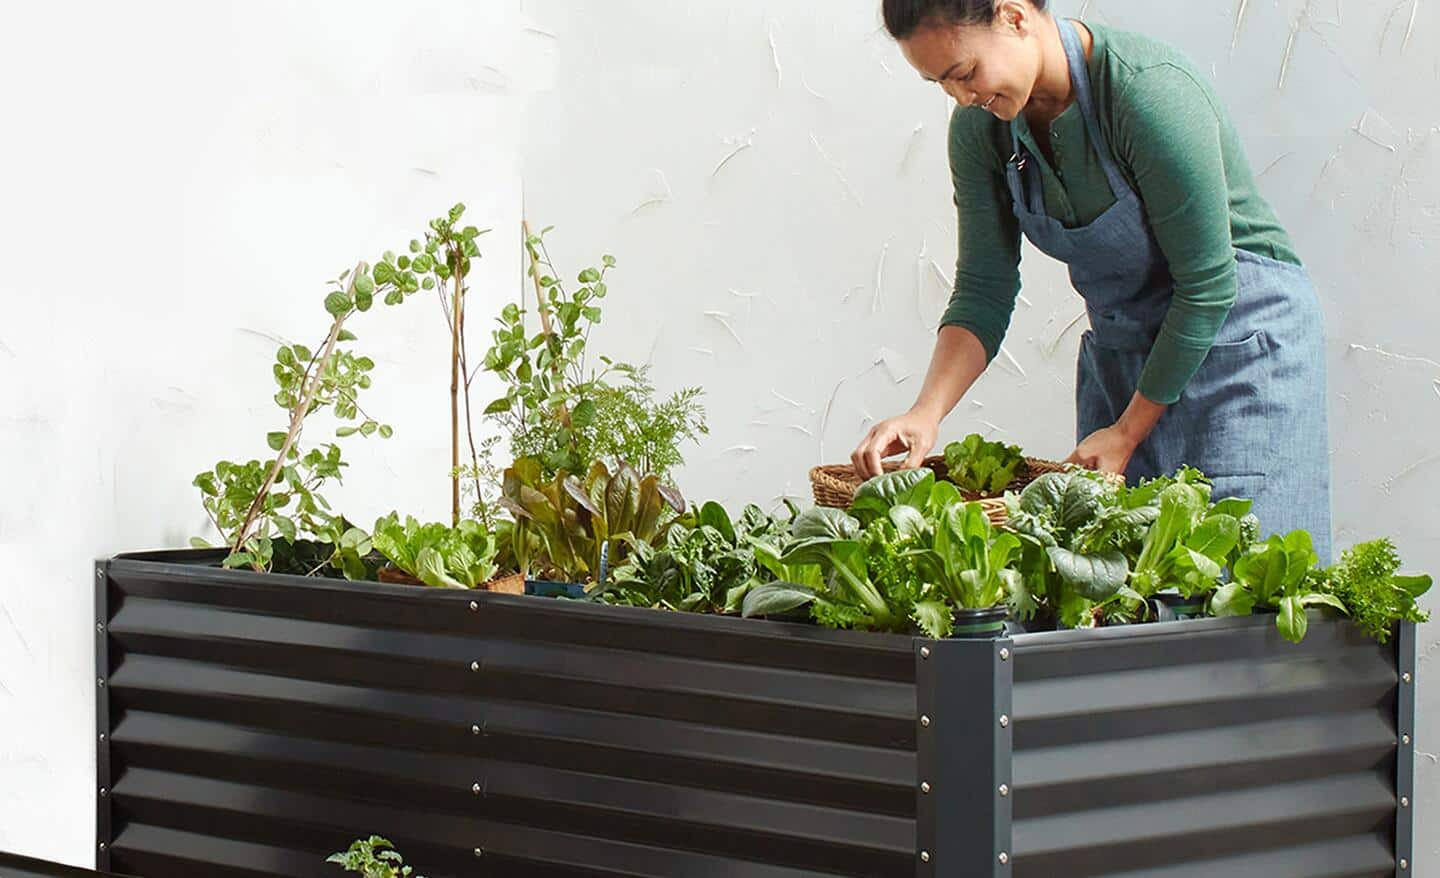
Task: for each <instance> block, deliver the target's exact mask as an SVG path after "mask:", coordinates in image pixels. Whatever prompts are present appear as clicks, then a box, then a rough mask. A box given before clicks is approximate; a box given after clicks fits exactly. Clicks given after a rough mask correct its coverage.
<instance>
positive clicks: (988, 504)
mask: <svg viewBox="0 0 1440 878" xmlns="http://www.w3.org/2000/svg"><path fill="white" fill-rule="evenodd" d="M900 463H901V462H900V461H898V460H892V461H886V462H885V463H884V467H885V472H887V473H891V472H895V471H896V470H898V469H900ZM922 465H923V466H927V467H929V468H930V469H932V470H934V471H935V477H936V478H939V479H943V478H945V477H946V476H947V475H948V473H949V470H948V469H947V468H946V466H945V458H943V457H940V456H938V455H937V456H934V457H927V458H925V462H924V463H923V464H922ZM1068 468H1069V465H1067V464H1063V463H1056V462H1055V461H1053V460H1041V459H1040V458H1038V457H1027V458H1025V465H1024V467H1022V468H1021V470H1020V473H1019V474H1018V475H1016V476H1015V478H1014V479H1012V480H1011V482H1010V484H1009V485H1006V486H1005V490H1007V491H1019V490H1020V489H1022V488H1024V487H1025V486H1026V485H1028V484H1030V483H1031V482H1033V481H1034V480H1036V479H1038V478H1039V477H1040V476H1043V475H1045V474H1046V473H1058V472H1063V471H1065V470H1066V469H1068ZM1114 478H1116V479H1118V478H1119V477H1118V476H1115V477H1114ZM864 481H865V480H864V479H862V478H860V476H858V475H857V474H856V473H855V467H854V466H852V465H850V464H848V463H846V464H835V465H831V466H817V467H815V468H814V469H812V470H810V488H811V491H812V492H813V493H814V495H815V505H817V506H833V507H835V508H837V509H846V508H849V506H850V504H851V503H852V502H854V500H855V491H856V490H857V489H858V488H859V487H860V485H861V484H862V483H863V482H864ZM960 494H961V496H963V497H964V498H965V499H966V500H973V501H977V502H979V504H980V507H981V508H982V509H984V510H985V515H986V516H987V517H989V519H990V523H991V524H993V525H996V526H997V527H998V526H999V525H1002V524H1004V523H1005V522H1006V521H1008V520H1009V518H1010V515H1009V512H1008V511H1007V510H1006V508H1005V500H1004V498H1003V497H998V496H996V495H994V494H981V493H976V492H974V491H961V492H960Z"/></svg>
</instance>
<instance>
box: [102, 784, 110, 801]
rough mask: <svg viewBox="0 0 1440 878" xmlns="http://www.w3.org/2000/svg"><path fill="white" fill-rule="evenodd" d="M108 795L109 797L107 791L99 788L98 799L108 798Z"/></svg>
mask: <svg viewBox="0 0 1440 878" xmlns="http://www.w3.org/2000/svg"><path fill="white" fill-rule="evenodd" d="M108 795H110V791H109V790H107V789H105V788H104V787H101V788H100V798H102V799H103V798H105V797H106V796H108Z"/></svg>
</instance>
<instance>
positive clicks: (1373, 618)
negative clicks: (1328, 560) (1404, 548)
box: [1323, 539, 1432, 643]
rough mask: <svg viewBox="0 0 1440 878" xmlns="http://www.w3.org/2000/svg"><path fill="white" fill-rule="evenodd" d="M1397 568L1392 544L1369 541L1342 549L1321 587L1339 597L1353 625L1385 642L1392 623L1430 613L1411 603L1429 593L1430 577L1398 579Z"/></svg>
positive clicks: (1422, 619) (1424, 618) (1422, 617)
mask: <svg viewBox="0 0 1440 878" xmlns="http://www.w3.org/2000/svg"><path fill="white" fill-rule="evenodd" d="M1399 569H1400V555H1399V553H1398V552H1396V550H1395V543H1394V542H1392V541H1391V540H1389V539H1378V540H1371V541H1369V542H1365V543H1359V544H1357V545H1355V546H1352V547H1351V548H1349V549H1346V550H1345V551H1344V552H1343V553H1342V554H1341V556H1340V561H1339V563H1337V564H1335V565H1333V566H1332V567H1330V568H1328V569H1327V570H1326V571H1325V577H1324V581H1323V588H1324V589H1325V591H1327V592H1329V593H1330V594H1333V595H1334V596H1335V597H1336V598H1339V600H1340V602H1341V603H1343V604H1344V605H1345V608H1346V610H1347V611H1348V612H1349V613H1350V617H1351V618H1352V619H1354V620H1355V624H1357V625H1359V626H1360V627H1361V628H1362V629H1363V630H1364V631H1365V632H1366V633H1367V634H1369V635H1370V636H1371V637H1374V638H1375V639H1376V640H1378V641H1380V642H1381V643H1385V642H1387V641H1388V640H1389V639H1390V631H1391V628H1393V627H1394V624H1395V623H1396V622H1398V621H1405V622H1415V623H1420V622H1426V621H1429V619H1430V614H1429V613H1427V612H1425V611H1423V610H1421V609H1420V608H1419V607H1418V606H1417V605H1416V603H1415V602H1416V600H1417V599H1418V598H1419V597H1420V596H1421V595H1423V594H1425V593H1426V592H1427V591H1429V590H1430V586H1431V584H1432V580H1431V578H1430V577H1429V576H1425V575H1418V576H1399V575H1397V571H1398V570H1399Z"/></svg>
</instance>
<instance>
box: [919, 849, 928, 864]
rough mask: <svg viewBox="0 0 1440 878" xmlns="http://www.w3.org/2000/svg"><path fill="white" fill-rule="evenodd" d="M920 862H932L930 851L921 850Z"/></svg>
mask: <svg viewBox="0 0 1440 878" xmlns="http://www.w3.org/2000/svg"><path fill="white" fill-rule="evenodd" d="M920 862H922V863H928V862H930V852H929V851H921V852H920Z"/></svg>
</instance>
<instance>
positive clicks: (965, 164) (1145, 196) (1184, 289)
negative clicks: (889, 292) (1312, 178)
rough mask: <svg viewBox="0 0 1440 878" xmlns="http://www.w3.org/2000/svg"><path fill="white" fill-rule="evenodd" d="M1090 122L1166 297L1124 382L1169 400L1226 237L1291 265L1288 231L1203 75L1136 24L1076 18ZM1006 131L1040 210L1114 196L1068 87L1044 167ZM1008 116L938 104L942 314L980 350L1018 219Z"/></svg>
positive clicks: (1204, 321)
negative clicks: (952, 244) (949, 201)
mask: <svg viewBox="0 0 1440 878" xmlns="http://www.w3.org/2000/svg"><path fill="white" fill-rule="evenodd" d="M1085 26H1086V27H1087V28H1089V30H1090V32H1091V33H1092V34H1093V35H1094V48H1093V50H1092V52H1091V55H1090V60H1089V64H1088V67H1089V72H1090V83H1091V88H1092V91H1093V92H1094V95H1095V103H1096V110H1097V113H1098V115H1099V118H1100V129H1101V131H1102V132H1104V134H1105V137H1106V139H1107V140H1108V141H1109V143H1110V147H1111V149H1112V151H1113V154H1114V157H1115V159H1116V161H1117V163H1118V164H1119V166H1120V169H1121V172H1122V173H1123V174H1124V176H1125V178H1126V179H1127V180H1128V182H1129V183H1130V185H1131V186H1132V187H1134V189H1135V191H1136V192H1138V193H1139V195H1140V198H1141V200H1142V201H1143V202H1144V205H1145V214H1146V216H1147V217H1148V219H1149V221H1150V225H1151V227H1152V228H1153V229H1154V232H1155V237H1156V239H1157V241H1158V242H1159V244H1160V249H1161V251H1162V252H1163V253H1164V255H1165V258H1166V260H1167V261H1168V262H1169V264H1170V272H1171V275H1172V276H1173V278H1174V282H1175V288H1174V296H1173V299H1172V300H1171V305H1170V310H1169V312H1168V314H1167V315H1166V317H1165V320H1164V323H1163V325H1162V326H1161V328H1160V333H1159V336H1158V337H1157V339H1156V341H1155V345H1154V347H1153V348H1152V349H1151V351H1150V355H1149V357H1148V358H1147V360H1146V362H1145V367H1144V370H1143V371H1142V373H1141V376H1140V386H1139V388H1138V390H1139V391H1140V393H1141V394H1142V395H1143V396H1145V397H1146V398H1147V399H1150V400H1153V401H1155V402H1160V403H1173V402H1175V401H1176V400H1178V399H1179V398H1180V394H1181V391H1182V390H1184V388H1185V385H1186V384H1187V383H1188V382H1189V381H1190V378H1191V377H1192V376H1193V375H1194V374H1195V371H1196V370H1197V369H1198V368H1199V367H1200V364H1201V362H1202V361H1204V359H1205V356H1206V354H1207V353H1208V352H1209V350H1210V347H1211V345H1213V344H1214V342H1215V337H1216V334H1217V333H1218V332H1219V331H1220V326H1221V324H1223V323H1224V322H1225V316H1226V314H1228V313H1229V311H1230V307H1231V305H1233V304H1234V303H1235V296H1236V288H1235V250H1236V249H1240V250H1247V251H1249V252H1251V253H1256V254H1259V255H1262V256H1268V257H1271V258H1273V259H1278V260H1280V261H1283V262H1290V263H1293V264H1296V265H1299V264H1300V259H1299V257H1298V256H1296V254H1295V250H1294V247H1293V246H1292V244H1291V242H1290V237H1289V235H1288V234H1286V232H1285V229H1284V228H1283V227H1281V225H1280V221H1279V219H1278V218H1277V217H1276V216H1275V212H1274V211H1273V210H1272V209H1271V207H1270V205H1269V204H1268V203H1267V202H1266V201H1265V199H1264V198H1262V197H1261V196H1260V192H1259V189H1258V187H1257V185H1256V182H1255V175H1254V173H1253V172H1252V171H1251V168H1250V163H1249V161H1248V160H1247V159H1246V157H1245V153H1244V150H1243V149H1242V147H1241V143H1240V138H1239V135H1238V134H1237V133H1236V131H1235V126H1234V124H1233V123H1232V122H1231V120H1230V116H1229V114H1228V113H1227V112H1226V111H1225V108H1224V106H1222V105H1221V103H1220V100H1219V97H1218V96H1217V95H1216V93H1215V90H1214V89H1213V88H1212V87H1211V85H1210V83H1209V81H1208V80H1207V79H1206V78H1205V76H1204V75H1202V74H1201V73H1199V72H1198V71H1197V70H1196V69H1195V67H1194V65H1193V64H1191V63H1190V62H1189V61H1187V60H1186V59H1185V57H1184V56H1183V55H1181V54H1180V53H1179V52H1177V51H1176V50H1174V49H1172V48H1170V47H1169V46H1166V45H1165V44H1164V43H1161V42H1159V41H1157V40H1153V39H1151V38H1149V37H1146V36H1143V35H1140V34H1133V33H1127V32H1125V31H1120V30H1114V29H1112V28H1108V27H1103V26H1101V25H1096V24H1089V23H1086V25H1085ZM1015 125H1016V129H1017V131H1018V132H1019V136H1020V140H1021V142H1023V143H1024V144H1025V145H1026V147H1027V148H1028V149H1029V150H1030V153H1031V156H1032V159H1031V160H1032V161H1036V162H1038V163H1039V166H1040V171H1041V174H1042V176H1043V178H1044V181H1045V185H1044V189H1045V209H1046V212H1047V213H1049V214H1050V216H1052V217H1054V218H1055V219H1057V220H1059V221H1060V222H1061V223H1062V224H1064V225H1065V226H1066V227H1067V228H1075V227H1077V226H1082V225H1087V224H1089V223H1090V222H1092V221H1093V220H1094V219H1095V218H1096V217H1098V216H1099V215H1100V214H1102V213H1104V212H1105V210H1107V209H1108V208H1109V207H1110V206H1111V205H1113V204H1114V203H1115V196H1114V194H1113V193H1112V192H1111V191H1110V185H1109V183H1108V181H1106V179H1105V171H1104V169H1103V168H1102V167H1101V165H1100V161H1099V159H1098V158H1097V157H1096V155H1095V150H1094V147H1093V145H1092V144H1091V141H1090V136H1089V134H1088V132H1087V131H1086V127H1085V119H1084V116H1083V115H1082V112H1081V109H1080V105H1079V102H1078V100H1077V101H1075V102H1073V103H1072V104H1071V105H1070V106H1069V107H1068V108H1066V110H1065V111H1064V112H1063V113H1061V114H1060V116H1059V117H1057V118H1056V119H1055V120H1054V122H1052V123H1051V127H1050V147H1051V152H1052V153H1053V155H1054V157H1055V163H1054V166H1053V167H1052V166H1051V164H1050V162H1048V161H1047V160H1046V159H1045V157H1044V153H1043V152H1042V151H1041V150H1040V149H1039V148H1038V146H1037V145H1036V142H1035V136H1034V134H1033V133H1032V132H1031V130H1030V128H1029V126H1028V125H1027V124H1026V122H1025V117H1024V116H1023V115H1022V116H1020V117H1019V118H1017V119H1016V120H1015ZM1012 151H1013V150H1012V149H1011V143H1010V130H1009V125H1008V124H1007V123H1004V122H1002V121H1000V120H999V119H997V118H995V117H994V116H992V115H991V114H990V113H989V112H987V111H985V110H982V109H979V108H978V107H971V108H959V107H957V108H956V110H955V112H954V113H953V114H952V115H951V117H950V173H951V178H952V180H953V182H954V185H955V206H956V208H957V210H958V212H959V239H960V240H959V243H960V256H959V260H958V262H957V265H956V272H955V291H954V294H953V295H952V296H951V299H950V305H949V307H948V308H947V309H946V311H945V316H944V318H943V320H942V324H943V325H958V326H964V327H966V328H968V329H970V330H971V331H972V332H974V333H975V335H976V336H978V337H979V339H980V341H981V343H982V344H984V346H985V350H986V353H987V354H988V355H989V357H990V358H993V357H994V356H995V355H996V354H997V353H998V352H999V349H1000V343H1001V341H1003V340H1004V338H1005V332H1006V329H1007V328H1008V327H1009V325H1010V317H1011V314H1012V313H1013V312H1014V309H1015V298H1016V295H1017V294H1018V293H1019V291H1020V230H1019V223H1018V221H1017V220H1016V219H1015V215H1014V213H1012V212H1011V198H1010V192H1009V189H1008V188H1007V187H1006V185H1005V162H1006V160H1007V159H1008V158H1009V157H1010V154H1011V152H1012Z"/></svg>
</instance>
